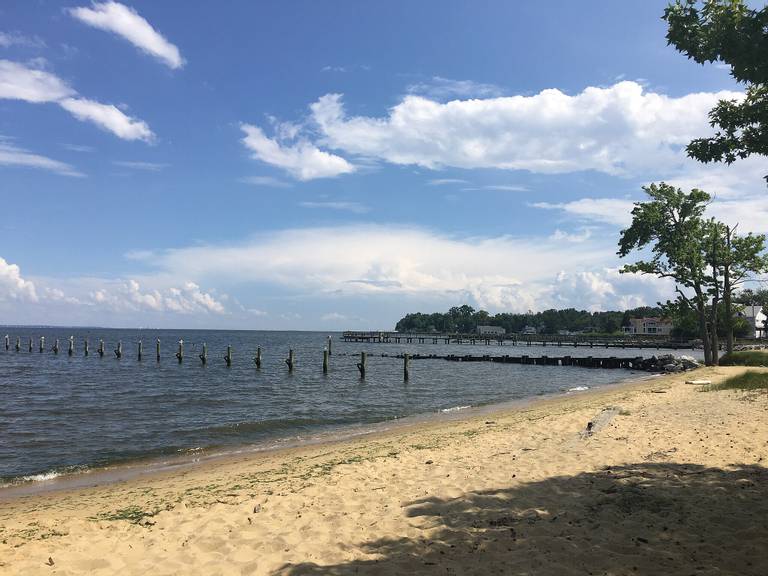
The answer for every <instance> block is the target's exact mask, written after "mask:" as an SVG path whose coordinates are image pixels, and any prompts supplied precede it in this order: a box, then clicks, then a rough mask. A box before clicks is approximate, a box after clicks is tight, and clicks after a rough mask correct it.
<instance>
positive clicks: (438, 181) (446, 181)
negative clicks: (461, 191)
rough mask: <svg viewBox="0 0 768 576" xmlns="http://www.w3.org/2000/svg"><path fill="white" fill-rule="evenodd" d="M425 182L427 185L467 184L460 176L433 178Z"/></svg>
mask: <svg viewBox="0 0 768 576" xmlns="http://www.w3.org/2000/svg"><path fill="white" fill-rule="evenodd" d="M427 184H428V185H429V186H445V185H448V184H469V182H468V181H467V180H462V179H461V178H433V179H432V180H430V181H429V182H427Z"/></svg>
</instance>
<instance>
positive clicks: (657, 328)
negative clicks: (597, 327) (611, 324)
mask: <svg viewBox="0 0 768 576" xmlns="http://www.w3.org/2000/svg"><path fill="white" fill-rule="evenodd" d="M629 322H630V324H629V326H623V330H624V334H643V335H651V334H652V335H655V336H669V333H670V332H672V321H671V320H668V319H666V318H630V319H629Z"/></svg>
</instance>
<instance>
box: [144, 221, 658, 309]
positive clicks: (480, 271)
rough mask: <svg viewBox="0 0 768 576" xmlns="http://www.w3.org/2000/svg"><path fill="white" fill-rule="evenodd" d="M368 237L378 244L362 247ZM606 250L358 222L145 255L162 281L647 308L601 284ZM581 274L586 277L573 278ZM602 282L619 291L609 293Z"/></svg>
mask: <svg viewBox="0 0 768 576" xmlns="http://www.w3.org/2000/svg"><path fill="white" fill-rule="evenodd" d="M376 238H386V239H387V241H386V242H372V241H371V239H376ZM612 248H613V246H611V249H610V250H608V251H606V249H605V245H604V243H603V244H601V243H599V242H597V241H595V240H593V239H592V238H583V239H581V241H580V242H578V243H575V242H573V243H571V242H566V243H564V242H563V241H562V239H560V238H554V239H547V238H540V237H539V238H516V237H511V236H501V237H494V238H473V237H469V238H455V237H450V236H446V235H441V234H438V233H434V232H431V231H429V230H424V229H420V228H412V227H400V226H386V225H358V226H340V227H329V228H309V229H297V230H284V231H278V232H271V233H269V234H264V235H260V236H257V237H255V238H253V239H252V240H251V241H249V242H247V243H245V244H242V245H236V246H193V247H188V248H181V249H173V250H167V251H164V252H160V253H155V256H154V258H153V259H152V264H153V265H155V266H156V267H157V269H158V273H159V274H162V275H163V276H167V277H171V278H178V277H186V278H192V279H195V281H198V282H205V283H210V282H212V281H215V282H218V283H223V284H224V285H248V284H258V285H275V286H279V287H281V291H282V292H284V293H292V292H293V293H298V294H305V295H310V294H311V295H312V297H328V298H331V297H339V296H343V297H345V298H347V297H349V298H354V297H365V298H366V299H368V300H370V299H371V298H392V297H402V296H413V297H418V298H420V299H422V301H423V299H430V300H433V301H441V302H442V301H445V300H446V298H451V299H452V300H461V299H466V300H468V301H471V302H474V303H476V304H477V305H479V306H482V307H487V308H490V309H492V310H515V311H525V310H527V309H529V308H530V309H536V310H541V309H544V308H547V307H552V306H556V305H557V306H559V305H563V304H564V303H568V305H569V306H576V307H595V306H609V307H610V306H611V305H613V306H614V307H615V306H617V305H619V304H620V303H621V302H623V301H624V300H622V298H625V297H626V295H627V294H630V295H634V296H632V297H633V298H635V299H636V300H637V301H640V300H643V301H644V302H649V303H651V304H653V303H655V302H656V299H655V298H656V296H657V292H655V291H654V290H652V284H651V283H646V282H645V280H642V281H641V280H637V281H636V282H635V283H634V284H637V288H636V289H635V288H633V286H634V284H632V280H631V278H624V277H622V278H620V279H617V278H614V277H613V276H611V277H610V278H608V279H605V278H603V276H605V272H604V266H605V263H606V258H608V260H609V261H611V258H614V260H613V261H612V262H613V263H614V265H615V266H618V265H619V262H618V260H616V259H615V257H613V252H614V250H613V249H612ZM339 254H343V255H344V257H343V258H339V257H338V255H339ZM231 262H237V264H238V265H237V266H231V265H230V263H231ZM563 271H565V273H566V275H565V276H562V273H563ZM581 272H584V273H587V272H589V273H590V274H594V275H596V276H594V277H592V276H578V273H581ZM574 274H576V276H572V275H574ZM574 277H575V278H579V280H578V281H579V283H580V284H579V286H580V289H578V290H577V289H576V288H573V289H572V288H570V286H571V285H572V284H573V282H575V281H573V282H570V281H569V282H570V283H567V282H565V279H566V278H574ZM595 278H596V279H595ZM587 280H589V281H590V282H591V284H589V289H588V290H587V289H586V288H585V287H584V285H585V283H586V282H587ZM605 282H608V283H611V285H616V286H619V285H620V286H621V290H619V289H618V288H615V289H614V290H613V291H611V290H610V289H608V288H606V286H605ZM670 295H671V293H670ZM633 301H634V300H633Z"/></svg>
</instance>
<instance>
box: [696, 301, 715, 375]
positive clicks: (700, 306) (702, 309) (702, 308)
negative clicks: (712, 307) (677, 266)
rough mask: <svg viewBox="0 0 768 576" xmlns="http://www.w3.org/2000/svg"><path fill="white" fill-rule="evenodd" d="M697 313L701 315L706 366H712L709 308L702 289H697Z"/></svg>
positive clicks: (700, 323) (700, 325) (700, 326)
mask: <svg viewBox="0 0 768 576" xmlns="http://www.w3.org/2000/svg"><path fill="white" fill-rule="evenodd" d="M696 312H697V313H698V315H699V334H700V336H701V341H702V343H703V345H704V364H706V365H707V366H712V348H711V346H712V342H710V340H709V331H708V330H707V307H706V305H705V301H704V295H703V294H702V293H701V288H700V287H697V288H696Z"/></svg>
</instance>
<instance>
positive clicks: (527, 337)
mask: <svg viewBox="0 0 768 576" xmlns="http://www.w3.org/2000/svg"><path fill="white" fill-rule="evenodd" d="M341 338H342V340H343V341H344V342H365V343H375V344H469V345H477V344H480V345H485V346H491V345H495V346H504V345H509V346H556V347H562V346H572V347H577V348H578V347H586V348H648V349H657V350H658V349H662V348H663V349H666V350H690V349H693V348H694V345H693V343H691V342H675V341H671V340H667V339H665V338H653V337H647V336H643V337H637V336H635V337H631V336H630V337H597V336H588V335H579V334H574V335H559V334H505V335H503V336H500V335H496V334H493V335H491V334H459V333H452V334H419V333H410V332H356V331H351V330H349V331H346V332H344V333H342V336H341Z"/></svg>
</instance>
